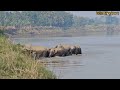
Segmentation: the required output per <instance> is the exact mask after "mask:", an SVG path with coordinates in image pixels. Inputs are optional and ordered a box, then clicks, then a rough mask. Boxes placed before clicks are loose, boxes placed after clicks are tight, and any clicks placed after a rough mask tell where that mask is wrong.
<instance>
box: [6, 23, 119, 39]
mask: <svg viewBox="0 0 120 90" xmlns="http://www.w3.org/2000/svg"><path fill="white" fill-rule="evenodd" d="M5 33H6V34H7V35H8V36H10V37H12V38H21V37H22V38H42V37H79V36H92V35H96V36H101V35H118V34H120V25H86V26H82V27H70V28H67V29H62V28H57V27H39V26H36V27H20V28H7V27H6V29H5Z"/></svg>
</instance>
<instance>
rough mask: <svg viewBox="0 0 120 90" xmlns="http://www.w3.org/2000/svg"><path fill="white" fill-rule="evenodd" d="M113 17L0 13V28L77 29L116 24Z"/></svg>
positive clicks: (26, 12)
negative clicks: (27, 26)
mask: <svg viewBox="0 0 120 90" xmlns="http://www.w3.org/2000/svg"><path fill="white" fill-rule="evenodd" d="M119 21H120V20H119V19H118V18H117V17H113V16H105V17H104V16H100V17H97V18H88V17H77V16H73V15H72V14H71V13H69V12H65V11H22V12H21V11H0V26H16V27H17V26H18V27H19V26H26V25H31V26H52V27H71V26H75V27H79V26H84V25H93V24H94V25H96V24H118V23H119Z"/></svg>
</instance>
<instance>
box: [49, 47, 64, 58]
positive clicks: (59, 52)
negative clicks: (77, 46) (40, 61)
mask: <svg viewBox="0 0 120 90" xmlns="http://www.w3.org/2000/svg"><path fill="white" fill-rule="evenodd" d="M55 56H65V50H64V48H62V47H55V48H51V49H49V57H55Z"/></svg>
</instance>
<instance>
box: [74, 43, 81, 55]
mask: <svg viewBox="0 0 120 90" xmlns="http://www.w3.org/2000/svg"><path fill="white" fill-rule="evenodd" d="M75 47H76V50H75V54H76V55H77V54H82V50H81V48H80V46H78V45H77V46H75Z"/></svg>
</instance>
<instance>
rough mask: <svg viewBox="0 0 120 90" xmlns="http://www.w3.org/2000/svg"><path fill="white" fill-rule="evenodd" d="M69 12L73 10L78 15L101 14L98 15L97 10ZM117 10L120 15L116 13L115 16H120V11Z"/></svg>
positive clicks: (92, 15) (94, 15)
mask: <svg viewBox="0 0 120 90" xmlns="http://www.w3.org/2000/svg"><path fill="white" fill-rule="evenodd" d="M67 12H71V13H73V14H74V15H77V16H84V17H99V15H96V11H67ZM116 12H119V15H115V16H117V17H119V18H120V11H116Z"/></svg>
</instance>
